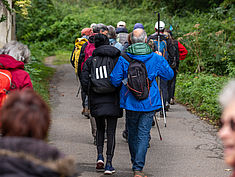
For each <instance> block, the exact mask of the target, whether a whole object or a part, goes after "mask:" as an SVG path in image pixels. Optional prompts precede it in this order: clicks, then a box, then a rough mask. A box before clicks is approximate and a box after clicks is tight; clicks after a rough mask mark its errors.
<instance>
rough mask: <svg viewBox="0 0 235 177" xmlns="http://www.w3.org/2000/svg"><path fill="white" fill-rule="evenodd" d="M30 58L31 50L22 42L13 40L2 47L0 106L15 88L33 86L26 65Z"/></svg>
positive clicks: (0, 59)
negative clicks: (25, 68)
mask: <svg viewBox="0 0 235 177" xmlns="http://www.w3.org/2000/svg"><path fill="white" fill-rule="evenodd" d="M29 59H30V50H29V49H28V47H27V46H26V45H24V44H22V43H20V42H17V41H11V42H9V43H7V44H5V45H4V46H3V48H1V49H0V107H1V105H2V104H3V102H4V100H5V99H6V97H7V94H8V93H9V92H11V91H13V90H20V89H23V88H26V87H28V88H33V85H32V82H31V79H30V76H29V74H28V73H27V72H26V71H25V70H24V65H25V63H27V62H28V61H29Z"/></svg>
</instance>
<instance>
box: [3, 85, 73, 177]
mask: <svg viewBox="0 0 235 177" xmlns="http://www.w3.org/2000/svg"><path fill="white" fill-rule="evenodd" d="M49 113H50V112H49V108H48V106H47V105H46V103H45V102H44V101H43V100H42V98H41V97H40V96H39V95H37V94H36V93H35V92H34V91H33V90H32V89H23V90H21V91H18V90H17V91H14V92H11V93H10V94H9V96H8V98H7V99H6V101H5V102H4V104H3V106H2V107H1V110H0V121H1V124H2V126H1V133H2V135H1V137H0V176H4V177H32V176H34V177H36V176H38V177H39V176H40V177H61V176H64V177H72V176H77V174H76V173H75V171H74V169H75V163H74V160H73V159H71V158H68V157H66V156H65V155H64V154H63V153H61V152H60V151H59V150H58V149H57V148H55V147H52V146H50V145H48V144H47V142H46V141H45V139H46V137H47V135H48V130H49V127H50V123H51V118H50V114H49Z"/></svg>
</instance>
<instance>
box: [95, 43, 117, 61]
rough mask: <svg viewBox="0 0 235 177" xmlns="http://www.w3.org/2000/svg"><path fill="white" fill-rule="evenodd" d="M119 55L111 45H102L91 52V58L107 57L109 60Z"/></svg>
mask: <svg viewBox="0 0 235 177" xmlns="http://www.w3.org/2000/svg"><path fill="white" fill-rule="evenodd" d="M120 53H121V52H120V50H118V49H117V48H116V47H113V46H111V45H102V46H100V47H98V48H96V49H95V50H94V51H93V53H92V56H108V57H111V58H117V57H119V56H120Z"/></svg>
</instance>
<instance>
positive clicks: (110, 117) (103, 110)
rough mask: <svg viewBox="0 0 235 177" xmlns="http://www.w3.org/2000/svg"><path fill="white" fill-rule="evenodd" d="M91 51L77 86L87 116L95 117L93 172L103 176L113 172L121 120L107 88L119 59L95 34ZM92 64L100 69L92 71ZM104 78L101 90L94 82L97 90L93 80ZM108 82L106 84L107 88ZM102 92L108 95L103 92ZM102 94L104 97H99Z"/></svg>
mask: <svg viewBox="0 0 235 177" xmlns="http://www.w3.org/2000/svg"><path fill="white" fill-rule="evenodd" d="M95 47H96V49H95V50H94V51H93V54H92V57H90V58H88V59H87V61H86V62H85V64H84V66H83V70H82V74H81V84H82V87H83V88H84V90H85V92H87V94H88V98H89V108H90V111H91V116H93V117H95V120H96V126H97V135H96V138H97V153H98V157H97V164H96V169H97V171H103V170H104V173H105V174H113V173H114V172H115V169H114V168H113V167H112V158H113V155H114V149H115V132H116V126H117V118H120V117H122V114H123V111H122V109H121V108H120V105H119V100H120V99H119V98H120V96H119V89H118V88H115V87H113V86H111V82H110V81H109V74H110V73H111V71H112V69H113V67H114V65H115V63H116V61H117V60H118V58H119V56H120V51H119V50H118V49H117V48H115V47H113V46H110V45H109V39H108V37H107V36H105V35H103V34H97V35H96V36H95ZM107 61H108V62H107ZM94 62H97V63H98V65H99V64H100V66H99V67H97V68H95V67H94ZM99 62H100V63H99ZM107 63H108V64H107ZM110 63H111V64H110ZM104 65H105V66H104ZM106 69H107V70H106ZM92 71H94V72H92ZM100 72H101V73H100ZM95 74H96V76H94V78H93V77H92V76H93V75H95ZM97 74H98V76H97ZM105 76H106V77H107V79H106V80H105V81H104V82H106V83H105V84H104V85H108V86H106V87H105V86H104V87H103V86H102V85H103V84H102V83H101V85H99V84H100V82H102V81H101V80H97V81H98V86H97V85H96V83H95V82H96V80H95V79H96V78H97V79H101V78H105ZM94 80H95V81H94ZM108 82H110V85H109V83H108ZM112 87H113V88H112ZM100 88H101V89H100ZM106 89H107V90H109V91H107V92H106V91H104V90H106ZM97 90H99V91H97ZM102 91H103V92H106V93H102ZM105 120H107V130H106V131H107V151H106V155H107V158H106V165H105V168H104V157H103V147H104V134H105Z"/></svg>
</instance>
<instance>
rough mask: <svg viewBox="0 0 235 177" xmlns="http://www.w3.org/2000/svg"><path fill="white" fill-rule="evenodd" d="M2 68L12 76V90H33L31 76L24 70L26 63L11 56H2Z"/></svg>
mask: <svg viewBox="0 0 235 177" xmlns="http://www.w3.org/2000/svg"><path fill="white" fill-rule="evenodd" d="M0 68H3V69H7V70H8V71H10V72H11V75H12V87H13V88H12V89H11V90H14V89H23V88H26V87H29V88H33V85H32V82H31V79H30V76H29V74H28V73H27V72H26V71H25V70H24V63H23V62H21V61H17V60H15V59H14V58H13V57H11V56H10V55H5V54H0Z"/></svg>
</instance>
